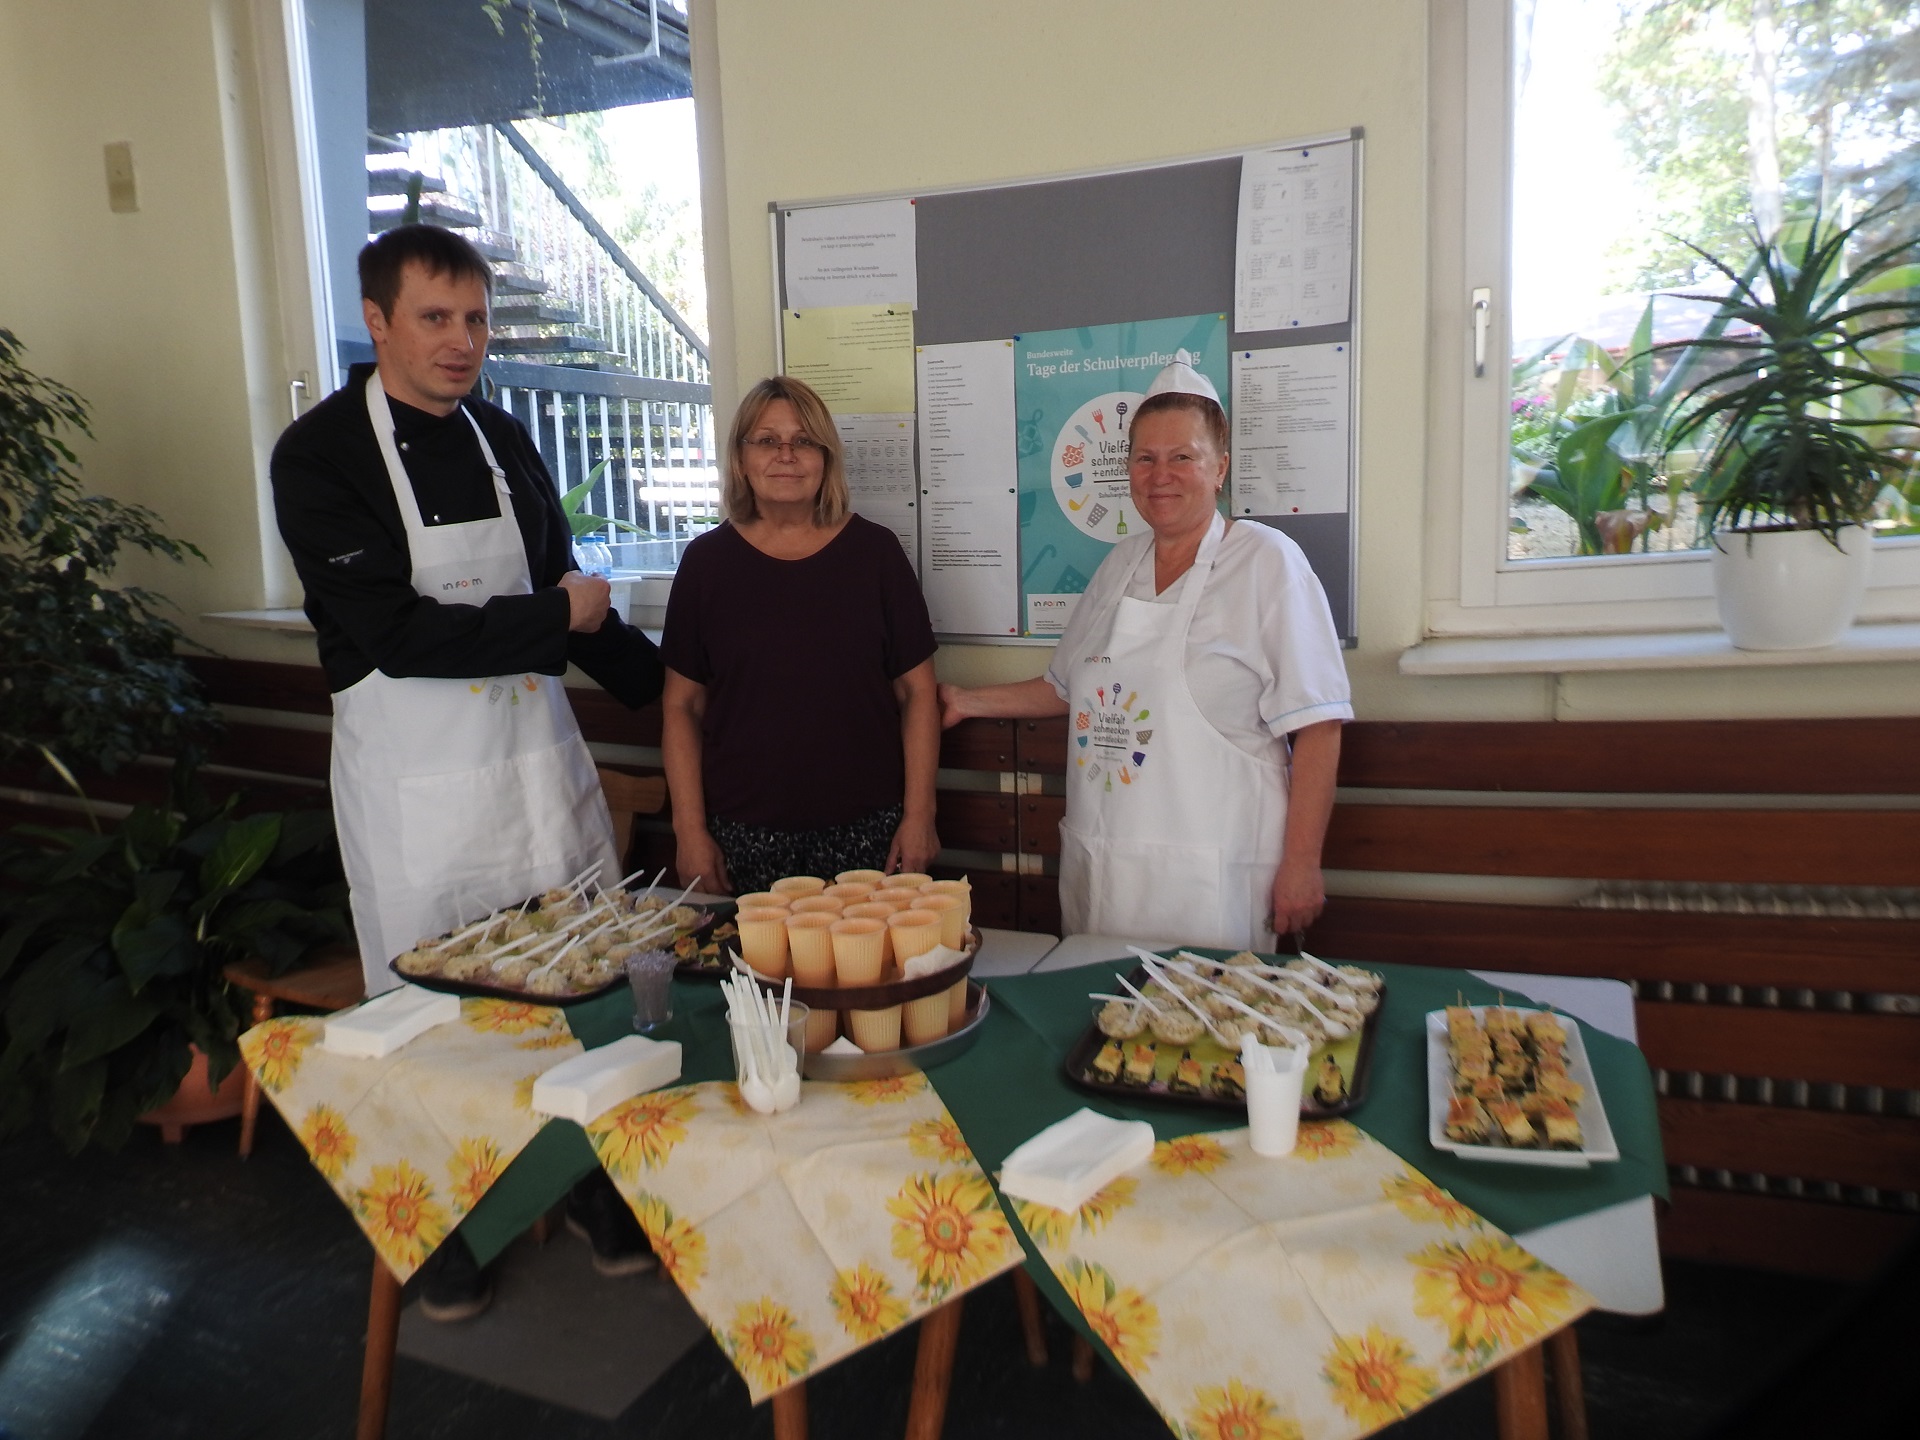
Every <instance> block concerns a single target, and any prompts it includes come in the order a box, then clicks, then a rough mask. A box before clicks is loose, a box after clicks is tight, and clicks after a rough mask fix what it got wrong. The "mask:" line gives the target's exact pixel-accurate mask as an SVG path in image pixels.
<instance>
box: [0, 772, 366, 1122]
mask: <svg viewBox="0 0 1920 1440" xmlns="http://www.w3.org/2000/svg"><path fill="white" fill-rule="evenodd" d="M169 788H170V794H169V798H168V800H167V802H166V803H165V804H162V805H140V806H136V807H135V808H134V809H133V811H132V812H131V813H130V814H129V815H128V816H127V817H126V818H125V819H124V820H123V821H122V822H121V824H120V827H119V829H118V830H115V831H108V832H102V831H99V830H89V829H51V828H43V827H38V826H19V827H16V828H15V829H14V831H13V832H11V833H10V834H8V835H6V836H0V1041H3V1042H4V1043H3V1044H0V1134H6V1133H10V1132H12V1131H15V1130H18V1129H20V1128H22V1127H23V1126H26V1125H28V1124H31V1123H33V1122H35V1121H36V1120H38V1121H43V1122H45V1123H46V1124H48V1125H49V1126H50V1127H51V1128H52V1130H53V1132H54V1134H55V1135H56V1136H58V1137H59V1139H60V1140H61V1141H62V1143H63V1144H65V1145H66V1147H67V1148H68V1150H70V1151H73V1152H78V1151H79V1150H80V1149H81V1148H83V1147H84V1146H86V1145H87V1144H88V1143H90V1142H91V1143H96V1144H100V1145H103V1146H105V1147H107V1148H109V1149H113V1148H117V1147H118V1146H119V1145H120V1144H121V1143H122V1142H123V1141H124V1140H125V1139H126V1137H127V1135H128V1134H129V1133H130V1131H131V1130H132V1127H133V1124H134V1122H135V1121H136V1120H137V1119H139V1118H140V1117H142V1116H143V1115H145V1114H147V1113H148V1112H149V1111H151V1110H153V1109H154V1108H155V1107H156V1106H159V1105H161V1104H162V1103H164V1102H167V1101H168V1100H170V1099H171V1098H172V1097H173V1095H174V1094H175V1092H176V1091H177V1090H179V1089H180V1088H181V1082H182V1080H183V1078H184V1077H185V1076H186V1075H187V1073H188V1070H189V1067H190V1066H192V1065H194V1064H195V1063H196V1062H195V1052H196V1051H198V1052H199V1053H200V1054H202V1055H204V1057H205V1066H204V1069H205V1073H206V1076H207V1084H208V1085H209V1087H214V1086H218V1085H219V1084H220V1083H221V1082H222V1080H223V1079H225V1077H226V1076H227V1075H228V1074H229V1073H230V1072H232V1071H233V1069H234V1067H235V1065H236V1063H237V1062H238V1059H239V1052H238V1047H237V1046H236V1044H235V1039H236V1037H237V1036H238V1035H239V1033H240V1030H241V1028H242V1025H243V1022H244V1020H245V1016H246V1006H245V1003H244V999H245V997H244V996H242V995H241V994H239V993H237V992H236V991H235V990H234V989H233V987H231V986H230V985H229V984H228V983H227V981H226V979H225V977H224V976H223V974H222V971H223V969H224V968H225V966H226V965H227V964H228V963H229V962H230V961H234V960H239V959H243V958H247V957H250V956H259V957H261V958H263V959H264V960H266V962H267V963H268V965H269V967H271V968H273V969H274V970H276V971H281V970H286V969H288V968H291V966H292V965H293V964H295V963H296V962H297V961H298V960H299V959H300V957H301V956H302V955H304V954H305V953H306V952H307V951H308V950H309V949H310V948H311V947H312V946H314V945H315V944H318V943H320V942H323V941H327V940H336V939H344V938H346V937H347V936H348V935H349V933H350V932H349V928H348V925H347V922H346V919H345V916H344V904H345V895H346V884H345V881H344V880H342V879H341V878H340V868H339V859H338V856H337V853H336V852H335V850H334V840H333V817H332V815H331V814H330V813H329V812H328V811H326V810H311V811H292V812H288V813H286V814H270V813H263V814H251V815H246V816H240V815H238V814H236V800H237V798H238V797H237V796H231V795H230V796H229V797H228V798H227V799H226V801H225V802H224V803H221V804H218V805H216V804H214V803H213V802H211V801H210V800H209V799H208V798H207V796H206V794H205V792H204V791H203V790H202V789H201V787H200V786H199V785H198V784H197V783H196V781H195V778H194V771H193V768H192V766H191V765H190V764H189V763H186V762H180V763H176V765H175V767H174V771H173V774H172V777H171V783H170V787H169Z"/></svg>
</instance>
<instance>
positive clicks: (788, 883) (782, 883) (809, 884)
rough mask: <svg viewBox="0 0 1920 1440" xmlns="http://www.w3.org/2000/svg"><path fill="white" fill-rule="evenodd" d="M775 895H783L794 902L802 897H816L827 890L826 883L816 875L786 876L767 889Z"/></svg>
mask: <svg viewBox="0 0 1920 1440" xmlns="http://www.w3.org/2000/svg"><path fill="white" fill-rule="evenodd" d="M767 888H768V889H769V890H771V891H772V892H773V893H774V894H776V895H784V896H786V897H787V899H789V900H796V899H798V898H799V897H800V896H802V895H818V894H819V893H820V892H821V891H822V890H824V889H826V888H827V882H826V881H824V880H822V879H821V878H820V877H819V876H818V875H787V876H784V877H782V878H781V879H779V880H776V881H774V882H773V884H771V885H769V886H768V887H767Z"/></svg>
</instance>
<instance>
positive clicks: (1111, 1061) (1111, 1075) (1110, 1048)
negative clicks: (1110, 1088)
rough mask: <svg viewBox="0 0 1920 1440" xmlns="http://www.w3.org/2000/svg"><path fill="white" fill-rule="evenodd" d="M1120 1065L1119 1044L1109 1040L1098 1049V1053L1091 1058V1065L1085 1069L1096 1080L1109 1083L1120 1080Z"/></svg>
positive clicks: (1116, 1041)
mask: <svg viewBox="0 0 1920 1440" xmlns="http://www.w3.org/2000/svg"><path fill="white" fill-rule="evenodd" d="M1120 1063H1121V1057H1120V1042H1119V1041H1118V1040H1109V1041H1107V1043H1106V1044H1104V1045H1102V1046H1101V1047H1100V1053H1099V1054H1097V1055H1095V1056H1094V1057H1093V1063H1092V1064H1090V1065H1089V1066H1087V1069H1088V1070H1090V1071H1092V1072H1093V1075H1094V1077H1095V1078H1096V1079H1100V1080H1105V1081H1107V1082H1109V1083H1111V1082H1113V1081H1115V1080H1118V1079H1119V1078H1120Z"/></svg>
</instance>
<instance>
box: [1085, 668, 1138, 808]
mask: <svg viewBox="0 0 1920 1440" xmlns="http://www.w3.org/2000/svg"><path fill="white" fill-rule="evenodd" d="M1123 691H1124V693H1125V694H1126V700H1125V701H1124V702H1123V701H1122V700H1121V698H1120V697H1121V694H1122V693H1123ZM1152 718H1153V711H1151V710H1150V709H1148V708H1147V707H1146V706H1144V705H1141V704H1140V692H1139V691H1138V690H1126V689H1125V687H1124V686H1123V685H1121V684H1120V683H1119V682H1118V681H1116V682H1114V683H1113V684H1111V685H1102V686H1101V687H1100V688H1099V689H1098V690H1096V691H1094V692H1093V694H1092V696H1091V697H1089V698H1087V699H1085V700H1082V701H1081V702H1080V708H1079V709H1078V710H1076V711H1074V712H1073V744H1074V757H1073V763H1074V766H1075V768H1076V769H1078V770H1079V771H1080V773H1081V774H1082V775H1083V776H1085V777H1086V780H1087V783H1088V784H1091V785H1099V786H1100V787H1101V789H1102V790H1104V791H1107V792H1111V791H1112V790H1113V782H1114V779H1115V777H1118V778H1119V781H1120V783H1121V784H1122V785H1131V784H1132V783H1133V777H1134V776H1135V775H1136V774H1137V773H1138V772H1139V770H1140V767H1141V766H1143V765H1145V764H1146V763H1147V747H1148V746H1149V745H1151V744H1152V743H1153V731H1152V730H1150V729H1142V728H1141V726H1142V725H1143V724H1144V723H1145V722H1146V721H1147V720H1150V719H1152Z"/></svg>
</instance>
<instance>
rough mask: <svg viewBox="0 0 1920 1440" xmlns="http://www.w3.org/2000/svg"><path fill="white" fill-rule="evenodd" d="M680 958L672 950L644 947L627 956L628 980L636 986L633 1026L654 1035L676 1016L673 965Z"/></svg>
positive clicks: (645, 1033) (642, 1032)
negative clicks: (642, 949)
mask: <svg viewBox="0 0 1920 1440" xmlns="http://www.w3.org/2000/svg"><path fill="white" fill-rule="evenodd" d="M678 963H679V957H678V956H676V955H675V954H674V953H673V952H672V951H671V950H645V951H642V952H641V953H640V954H638V955H629V956H628V957H627V983H628V984H629V985H631V986H632V987H633V1028H634V1030H635V1031H637V1032H638V1033H639V1034H642V1035H651V1034H652V1033H653V1032H654V1031H656V1030H658V1029H659V1028H660V1027H661V1026H663V1025H665V1024H666V1023H667V1022H668V1021H669V1020H671V1019H673V967H674V966H675V965H677V964H678Z"/></svg>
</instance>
